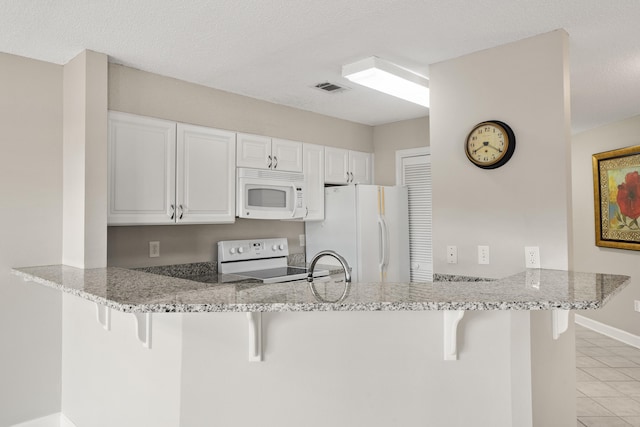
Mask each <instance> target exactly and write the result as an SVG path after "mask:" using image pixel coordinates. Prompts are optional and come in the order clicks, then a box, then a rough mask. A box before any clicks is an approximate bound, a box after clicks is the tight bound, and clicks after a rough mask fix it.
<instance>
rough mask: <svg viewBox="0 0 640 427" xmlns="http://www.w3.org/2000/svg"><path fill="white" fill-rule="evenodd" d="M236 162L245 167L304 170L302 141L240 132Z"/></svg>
mask: <svg viewBox="0 0 640 427" xmlns="http://www.w3.org/2000/svg"><path fill="white" fill-rule="evenodd" d="M236 164H237V166H238V167H245V168H255V169H272V170H281V171H289V172H302V143H301V142H297V141H289V140H286V139H277V138H273V139H271V138H269V137H267V136H261V135H251V134H246V133H239V134H238V142H237V160H236Z"/></svg>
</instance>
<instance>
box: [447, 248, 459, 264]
mask: <svg viewBox="0 0 640 427" xmlns="http://www.w3.org/2000/svg"><path fill="white" fill-rule="evenodd" d="M457 263H458V247H457V246H447V264H457Z"/></svg>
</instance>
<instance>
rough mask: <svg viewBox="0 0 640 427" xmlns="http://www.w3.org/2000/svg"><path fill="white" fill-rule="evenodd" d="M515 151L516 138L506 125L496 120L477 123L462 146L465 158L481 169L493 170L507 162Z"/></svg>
mask: <svg viewBox="0 0 640 427" xmlns="http://www.w3.org/2000/svg"><path fill="white" fill-rule="evenodd" d="M515 149H516V136H515V134H514V133H513V130H512V129H511V128H510V127H509V125H508V124H506V123H504V122H500V121H498V120H487V121H486V122H482V123H478V124H477V125H475V126H474V128H473V129H472V130H471V132H469V136H467V140H466V141H465V144H464V151H465V153H466V154H467V158H469V160H470V161H471V162H472V163H473V164H474V165H476V166H478V167H479V168H482V169H495V168H499V167H500V166H502V165H504V164H505V163H507V162H508V161H509V159H510V158H511V156H512V155H513V152H514V150H515Z"/></svg>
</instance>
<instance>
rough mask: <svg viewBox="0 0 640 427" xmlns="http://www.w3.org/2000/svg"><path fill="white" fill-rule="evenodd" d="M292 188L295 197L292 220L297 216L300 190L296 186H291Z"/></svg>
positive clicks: (292, 206)
mask: <svg viewBox="0 0 640 427" xmlns="http://www.w3.org/2000/svg"><path fill="white" fill-rule="evenodd" d="M291 188H292V189H293V193H291V194H292V195H293V204H292V205H291V208H292V209H291V218H295V216H296V204H297V203H298V200H297V199H298V194H297V192H298V189H297V188H296V186H295V184H291Z"/></svg>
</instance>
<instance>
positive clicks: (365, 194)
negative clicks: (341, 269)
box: [305, 185, 409, 282]
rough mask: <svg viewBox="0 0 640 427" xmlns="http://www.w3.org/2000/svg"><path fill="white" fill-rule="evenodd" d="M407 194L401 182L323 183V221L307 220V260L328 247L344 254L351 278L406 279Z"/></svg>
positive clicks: (358, 280)
mask: <svg viewBox="0 0 640 427" xmlns="http://www.w3.org/2000/svg"><path fill="white" fill-rule="evenodd" d="M407 194H408V193H407V187H400V186H396V187H386V186H378V185H345V186H337V187H327V188H325V204H324V206H325V208H324V209H325V219H324V221H315V222H307V223H305V233H306V257H307V261H310V260H311V259H312V258H313V256H314V255H315V254H317V253H318V252H320V251H323V250H326V249H332V250H334V251H336V252H337V253H339V254H340V255H342V256H343V257H344V258H345V259H346V260H347V262H348V263H349V266H350V267H351V269H352V270H351V273H352V280H353V281H354V282H409V212H408V209H409V202H408V196H407ZM331 259H332V258H330V257H325V258H324V259H323V260H322V261H321V263H325V262H324V261H325V260H327V261H328V260H331Z"/></svg>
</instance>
